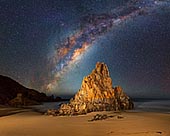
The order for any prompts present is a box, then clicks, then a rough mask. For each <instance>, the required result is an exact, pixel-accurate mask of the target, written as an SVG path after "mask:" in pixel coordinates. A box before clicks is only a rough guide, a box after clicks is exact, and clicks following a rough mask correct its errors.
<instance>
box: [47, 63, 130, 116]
mask: <svg viewBox="0 0 170 136" xmlns="http://www.w3.org/2000/svg"><path fill="white" fill-rule="evenodd" d="M132 108H133V102H132V101H131V99H130V98H129V97H128V96H127V95H126V94H125V93H124V92H123V90H122V88H121V87H120V86H118V87H115V88H113V86H112V79H111V77H110V75H109V70H108V67H107V65H106V64H104V63H101V62H97V64H96V67H95V69H94V70H93V71H92V73H91V74H89V75H88V76H86V77H84V79H83V81H82V85H81V88H80V89H79V91H78V92H77V93H76V94H75V96H74V97H73V98H72V99H71V100H70V102H69V103H68V104H62V105H61V107H60V108H59V110H57V111H56V112H55V114H57V115H77V114H84V113H88V112H93V111H116V110H127V109H132ZM50 113H51V112H50V111H49V112H48V113H47V114H50Z"/></svg>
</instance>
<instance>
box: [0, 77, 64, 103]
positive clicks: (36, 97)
mask: <svg viewBox="0 0 170 136" xmlns="http://www.w3.org/2000/svg"><path fill="white" fill-rule="evenodd" d="M18 93H20V94H22V97H24V98H26V99H29V100H31V101H32V102H33V101H36V102H37V103H40V102H51V101H61V100H62V99H61V98H60V97H57V99H55V98H54V97H53V96H47V95H46V94H45V93H40V92H38V91H36V90H34V89H29V88H26V87H24V86H22V85H21V84H19V83H18V82H16V81H14V80H13V79H11V78H9V77H6V76H2V75H0V104H3V105H8V104H10V103H9V102H10V101H11V100H12V99H14V98H16V97H17V94H18ZM26 102H28V101H26ZM29 104H30V102H28V103H27V105H29Z"/></svg>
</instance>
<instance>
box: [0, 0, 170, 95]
mask: <svg viewBox="0 0 170 136" xmlns="http://www.w3.org/2000/svg"><path fill="white" fill-rule="evenodd" d="M98 61H100V62H105V63H106V64H107V65H108V67H109V70H110V75H111V77H112V80H113V86H116V85H120V86H122V87H123V89H124V91H125V92H126V93H127V94H128V95H130V96H132V97H149V98H151V97H156V98H170V1H169V0H0V74H2V75H6V76H9V77H11V78H13V79H15V80H17V81H18V82H20V83H21V84H23V85H25V86H26V87H30V88H34V89H37V90H39V91H44V92H46V93H49V94H51V93H52V94H56V95H72V94H74V93H75V92H76V91H77V90H78V89H79V88H80V86H81V81H82V79H83V77H84V76H86V75H88V74H89V73H90V72H91V71H92V69H93V68H94V67H95V64H96V62H98Z"/></svg>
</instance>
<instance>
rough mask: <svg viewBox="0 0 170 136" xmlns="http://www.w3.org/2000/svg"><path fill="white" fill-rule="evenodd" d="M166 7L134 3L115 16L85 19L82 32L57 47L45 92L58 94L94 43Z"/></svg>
mask: <svg viewBox="0 0 170 136" xmlns="http://www.w3.org/2000/svg"><path fill="white" fill-rule="evenodd" d="M166 4H169V3H168V2H167V1H158V0H142V1H138V0H132V1H130V2H128V3H127V4H126V5H124V6H120V7H117V8H115V9H114V10H112V12H111V13H103V14H88V15H86V16H84V17H82V19H81V21H80V24H81V27H80V29H79V30H77V32H76V33H73V34H71V35H70V36H68V37H66V39H65V40H63V42H62V43H59V44H57V45H55V46H56V49H55V50H54V52H53V55H52V57H50V58H49V65H48V66H49V67H50V69H51V74H50V76H51V81H50V82H49V83H47V84H46V85H45V86H44V87H45V89H46V90H48V91H50V90H54V89H55V88H56V87H57V85H58V83H59V80H60V79H61V78H62V77H63V76H64V75H65V74H66V73H67V71H68V70H69V69H71V68H72V66H73V65H75V64H77V63H78V62H79V61H80V60H81V56H82V55H83V54H84V53H85V52H86V51H87V50H88V49H89V48H90V47H91V46H93V43H94V42H95V41H97V40H98V39H99V38H100V37H101V36H103V35H105V34H106V33H107V32H109V31H110V30H111V29H112V28H114V27H116V26H118V25H121V23H122V22H125V21H128V20H129V19H132V18H135V17H136V16H140V15H141V16H144V15H146V14H150V12H152V11H153V10H154V9H155V8H157V6H160V5H166Z"/></svg>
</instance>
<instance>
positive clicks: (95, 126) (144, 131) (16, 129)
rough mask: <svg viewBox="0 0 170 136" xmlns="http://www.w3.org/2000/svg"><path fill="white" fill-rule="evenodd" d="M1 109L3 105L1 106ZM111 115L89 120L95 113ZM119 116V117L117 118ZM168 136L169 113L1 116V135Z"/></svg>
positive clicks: (169, 130)
mask: <svg viewBox="0 0 170 136" xmlns="http://www.w3.org/2000/svg"><path fill="white" fill-rule="evenodd" d="M1 109H2V108H1ZM97 113H98V114H106V115H108V116H113V117H112V118H108V119H105V120H98V121H89V120H91V119H92V118H93V117H94V116H95V115H96V114H97ZM118 116H121V117H122V118H118ZM68 135H69V136H78V135H79V136H169V135H170V114H163V113H151V112H123V113H114V112H93V113H89V114H87V115H81V116H72V117H66V116H65V117H58V116H57V117H53V116H45V115H42V114H40V113H38V112H34V111H31V110H25V111H21V112H19V113H16V114H13V115H8V116H2V117H0V136H68Z"/></svg>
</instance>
